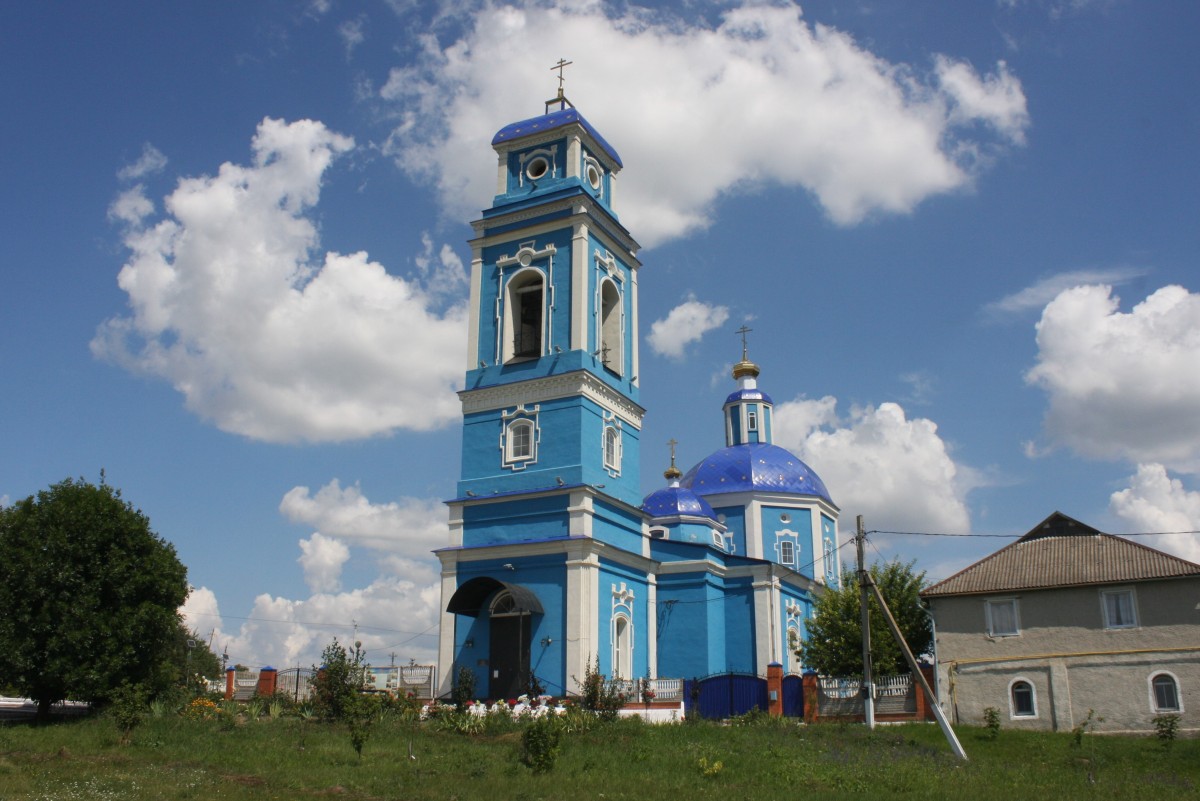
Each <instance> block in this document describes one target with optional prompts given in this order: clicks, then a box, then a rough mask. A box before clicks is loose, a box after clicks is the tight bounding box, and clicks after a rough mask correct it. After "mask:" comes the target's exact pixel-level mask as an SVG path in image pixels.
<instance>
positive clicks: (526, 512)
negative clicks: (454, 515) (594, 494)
mask: <svg viewBox="0 0 1200 801" xmlns="http://www.w3.org/2000/svg"><path fill="white" fill-rule="evenodd" d="M569 504H570V498H569V497H568V496H567V495H566V494H565V493H564V494H562V495H551V496H548V497H541V498H514V499H513V500H511V501H496V502H492V503H480V504H475V505H470V506H464V507H463V510H462V513H463V546H464V547H467V548H473V547H478V546H481V545H495V544H501V543H517V542H525V541H528V540H544V539H550V538H552V537H566V536H568V535H569V533H570V530H569V528H568V517H567V508H568V506H569Z"/></svg>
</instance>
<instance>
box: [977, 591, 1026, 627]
mask: <svg viewBox="0 0 1200 801" xmlns="http://www.w3.org/2000/svg"><path fill="white" fill-rule="evenodd" d="M983 608H984V617H985V619H986V622H987V633H988V636H989V637H1017V636H1020V634H1021V610H1020V604H1019V603H1018V599H1016V598H989V599H988V600H986V601H984V604H983Z"/></svg>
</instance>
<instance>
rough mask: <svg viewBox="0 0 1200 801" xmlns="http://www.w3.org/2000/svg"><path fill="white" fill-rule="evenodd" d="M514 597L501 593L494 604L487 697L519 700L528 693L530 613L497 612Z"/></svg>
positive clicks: (490, 632)
mask: <svg viewBox="0 0 1200 801" xmlns="http://www.w3.org/2000/svg"><path fill="white" fill-rule="evenodd" d="M511 601H512V598H511V595H509V594H508V593H502V594H501V595H500V596H497V598H496V601H495V602H494V603H493V604H492V614H491V622H490V629H489V637H488V641H489V648H488V664H489V666H490V671H491V675H490V680H489V682H488V684H489V687H488V695H490V696H493V697H495V698H516V697H517V696H519V695H522V694H523V693H526V692H528V691H529V644H530V639H531V632H532V629H533V627H532V625H530V624H531V623H532V621H531V620H530V617H531V616H530V614H529V613H528V612H511V611H508V612H505V611H498V607H503V606H506V605H508V604H510V603H511Z"/></svg>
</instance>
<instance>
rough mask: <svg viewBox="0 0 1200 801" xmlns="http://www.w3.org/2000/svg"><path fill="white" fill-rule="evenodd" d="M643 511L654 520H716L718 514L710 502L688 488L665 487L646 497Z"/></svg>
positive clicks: (643, 502)
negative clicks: (701, 518)
mask: <svg viewBox="0 0 1200 801" xmlns="http://www.w3.org/2000/svg"><path fill="white" fill-rule="evenodd" d="M642 510H643V511H644V512H646V514H648V515H650V516H651V517H652V518H661V517H679V516H687V517H707V518H708V519H709V520H716V519H717V513H716V512H714V511H713V508H712V507H711V506H709V505H708V501H706V500H704V499H703V498H701V497H698V496H697V495H696V493H694V492H692V491H691V490H690V489H688V488H687V487H663V488H662V489H660V490H655V491H654V492H652V493H650V494H649V495H647V496H646V500H644V501H642Z"/></svg>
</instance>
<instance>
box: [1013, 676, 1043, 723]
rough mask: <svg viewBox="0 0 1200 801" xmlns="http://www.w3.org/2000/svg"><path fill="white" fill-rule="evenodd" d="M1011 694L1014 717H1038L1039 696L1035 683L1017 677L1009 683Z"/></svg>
mask: <svg viewBox="0 0 1200 801" xmlns="http://www.w3.org/2000/svg"><path fill="white" fill-rule="evenodd" d="M1008 691H1009V695H1010V696H1011V698H1010V700H1011V701H1012V716H1013V717H1014V718H1036V717H1037V696H1036V695H1035V694H1034V691H1033V685H1032V684H1030V683H1029V682H1027V681H1025V680H1024V679H1017V680H1016V681H1014V682H1013V683H1012V684H1011V685H1009V689H1008Z"/></svg>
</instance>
